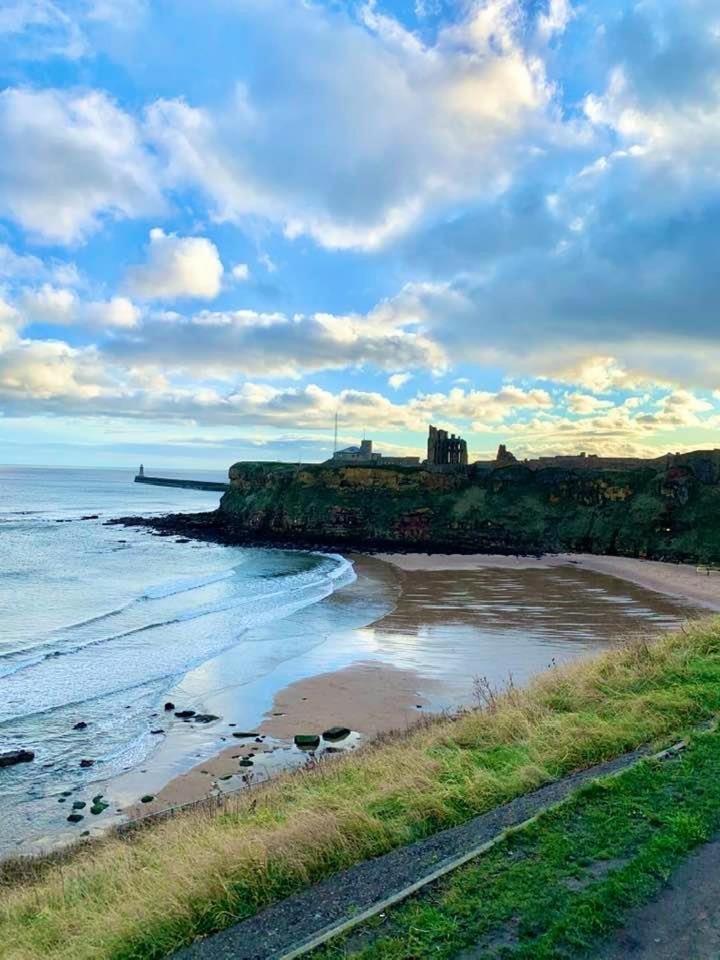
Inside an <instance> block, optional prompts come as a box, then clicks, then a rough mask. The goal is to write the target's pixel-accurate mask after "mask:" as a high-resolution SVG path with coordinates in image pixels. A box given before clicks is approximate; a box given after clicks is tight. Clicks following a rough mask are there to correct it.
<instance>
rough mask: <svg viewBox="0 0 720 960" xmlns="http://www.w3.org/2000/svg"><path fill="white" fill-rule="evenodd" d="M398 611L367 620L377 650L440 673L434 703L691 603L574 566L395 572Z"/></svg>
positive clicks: (650, 624)
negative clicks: (439, 690)
mask: <svg viewBox="0 0 720 960" xmlns="http://www.w3.org/2000/svg"><path fill="white" fill-rule="evenodd" d="M398 577H399V580H400V586H401V593H400V597H399V599H398V602H397V605H396V607H395V609H394V610H392V611H391V612H389V613H388V614H386V615H385V616H384V617H382V618H381V619H380V620H378V621H377V622H376V623H375V624H373V625H372V626H371V627H369V628H366V630H364V631H362V632H363V633H365V632H367V630H370V631H372V634H373V640H374V646H375V652H376V655H377V656H378V657H380V658H382V659H384V660H387V661H389V662H391V663H393V664H394V665H395V666H396V667H400V668H402V669H408V668H411V669H415V670H417V671H418V672H419V673H421V674H423V675H424V676H426V677H429V678H432V679H434V680H436V681H439V682H440V684H441V686H442V689H443V695H442V696H439V697H438V695H437V694H436V695H434V696H433V698H432V699H433V705H434V706H435V707H436V708H437V707H438V706H440V705H442V706H452V705H457V704H459V703H462V702H467V700H468V697H469V695H470V690H471V686H472V678H473V677H475V676H484V677H487V678H488V679H489V680H490V681H491V682H492V683H494V684H501V683H502V682H503V681H505V680H506V679H507V678H508V675H509V674H512V675H513V677H514V679H515V680H520V681H523V680H526V679H527V678H528V677H529V676H531V675H533V674H535V673H537V672H538V671H540V670H543V669H545V668H546V667H548V666H550V665H551V664H552V663H559V662H561V661H565V660H568V659H570V658H572V657H575V656H578V655H580V654H584V653H589V652H593V651H596V650H601V649H603V648H605V647H607V645H608V644H609V643H616V642H619V641H622V640H625V639H627V638H629V637H633V636H638V635H640V634H644V635H647V634H648V633H657V632H659V631H663V630H668V629H672V628H674V627H676V626H678V625H679V624H680V623H682V622H683V621H685V620H687V619H688V618H689V617H693V616H697V615H698V611H697V609H696V608H695V607H694V606H691V605H689V604H687V603H684V602H682V601H680V600H676V599H674V598H670V597H665V596H663V595H662V594H659V593H654V592H652V591H649V590H645V589H644V588H643V587H639V586H636V585H635V584H632V583H627V582H625V581H622V580H619V579H617V578H615V577H610V576H605V575H602V574H597V573H593V572H591V571H587V570H583V569H577V568H575V567H573V566H561V567H550V568H540V569H516V570H505V569H494V568H488V569H478V570H432V571H419V570H418V571H412V572H408V571H398Z"/></svg>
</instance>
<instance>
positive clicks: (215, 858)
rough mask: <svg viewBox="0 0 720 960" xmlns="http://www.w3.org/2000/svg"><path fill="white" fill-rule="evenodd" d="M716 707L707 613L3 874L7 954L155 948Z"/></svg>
mask: <svg viewBox="0 0 720 960" xmlns="http://www.w3.org/2000/svg"><path fill="white" fill-rule="evenodd" d="M719 710H720V620H718V619H714V620H711V621H707V622H706V623H704V624H703V625H700V626H696V627H693V628H690V629H688V630H687V631H685V632H681V633H679V634H676V635H673V636H671V637H665V638H662V639H660V640H658V641H657V642H655V643H652V644H635V645H632V646H628V647H623V648H619V649H617V650H615V651H612V652H609V653H608V654H605V655H603V656H601V657H599V658H597V659H594V660H591V661H585V662H583V663H578V664H574V665H572V666H571V667H568V668H564V669H562V670H554V671H551V672H550V673H548V674H547V675H544V676H543V677H542V678H540V679H539V680H538V681H536V682H535V683H534V684H532V685H531V686H530V687H529V688H528V689H526V690H515V691H511V692H510V693H509V694H508V695H506V696H504V697H502V698H500V699H499V700H497V701H495V702H493V703H491V704H490V707H489V709H487V710H484V711H474V712H470V713H468V714H465V715H463V716H462V717H460V718H459V719H457V720H455V721H451V720H444V721H440V722H437V723H434V724H431V725H429V726H427V727H424V728H419V729H417V730H414V731H412V732H411V733H410V734H408V735H406V736H403V737H399V738H396V739H389V740H386V741H385V742H381V743H379V744H378V745H376V746H374V747H372V748H369V749H366V750H365V751H363V752H362V753H361V754H359V755H355V756H353V757H351V758H348V759H343V760H340V761H338V762H333V763H331V764H328V765H326V766H325V767H323V768H321V769H320V770H319V771H314V772H312V773H307V774H301V775H293V776H288V777H285V778H283V779H282V780H280V781H278V782H276V783H275V784H274V785H271V786H270V787H268V788H267V789H263V790H261V791H256V792H254V793H253V794H252V795H247V796H245V797H243V798H240V799H238V800H237V801H235V802H234V803H233V804H232V805H229V806H228V807H227V808H226V810H225V812H222V813H215V814H208V813H202V812H195V813H191V814H188V815H185V816H182V817H179V818H177V819H175V820H173V821H169V822H167V823H164V824H158V825H155V826H153V827H152V828H149V829H147V830H146V831H143V832H141V833H140V834H137V835H135V836H134V837H131V838H125V839H123V838H110V839H108V840H106V841H103V842H96V843H92V844H88V845H87V846H86V847H85V848H80V849H79V850H78V851H77V852H76V853H75V854H74V855H73V856H71V857H70V858H68V859H66V861H65V862H63V863H62V864H55V865H53V864H46V865H45V866H44V867H43V866H42V865H40V866H39V867H38V869H37V871H36V875H35V876H33V873H32V871H31V872H30V873H29V875H27V876H25V877H24V878H23V879H18V877H17V874H16V875H15V877H14V878H13V875H12V871H8V872H7V874H6V881H7V886H6V889H4V890H2V895H1V896H0V943H2V944H3V948H2V949H3V957H4V958H7V960H20V958H22V960H31V958H32V960H35V958H41V957H42V958H44V960H49V958H65V960H102V958H114V960H120V958H123V960H129V958H151V957H161V956H163V955H165V954H166V953H167V952H169V951H170V950H171V949H172V948H174V947H176V946H178V945H179V944H181V943H184V942H187V941H188V940H190V939H192V938H193V937H194V936H197V935H199V934H204V933H209V932H211V931H213V930H216V929H219V928H221V927H223V926H226V925H228V924H230V923H232V922H233V921H234V920H236V919H238V918H241V917H244V916H249V915H251V914H252V913H254V912H255V911H257V910H258V909H259V908H260V907H261V906H263V905H264V904H266V903H268V902H270V901H271V900H273V899H276V898H279V897H282V896H283V895H286V894H288V893H289V892H291V891H292V890H294V889H297V888H298V887H300V886H302V885H305V884H307V883H309V882H312V881H314V880H316V879H319V878H320V877H323V876H327V875H328V874H330V873H332V872H333V871H336V870H338V869H340V868H342V867H343V866H346V865H348V864H350V863H353V862H356V861H358V860H360V859H363V858H366V857H369V856H373V855H376V854H378V853H380V852H382V851H385V850H388V849H390V848H391V847H393V846H396V845H398V844H401V843H406V842H408V841H411V840H413V839H416V838H418V837H420V836H423V835H427V834H428V833H430V832H432V831H434V830H438V829H441V828H443V827H446V826H450V825H452V824H456V823H459V822H462V821H464V820H466V819H468V818H469V817H471V816H473V815H474V814H476V813H479V812H481V811H484V810H487V809H489V808H490V807H492V806H494V805H497V804H498V803H502V802H503V801H505V800H507V799H509V798H510V797H512V796H514V795H517V794H519V793H522V792H525V791H528V790H530V789H532V788H533V787H536V786H538V785H539V784H541V783H543V782H546V781H548V780H549V779H552V778H557V777H559V776H561V775H562V774H564V773H566V772H568V771H570V770H573V769H576V768H578V767H582V766H585V765H589V764H591V763H594V762H597V761H599V760H602V759H606V758H609V757H612V756H614V755H617V754H618V753H621V752H623V751H624V750H626V749H628V748H631V747H634V746H636V745H638V744H639V743H642V742H645V741H648V740H651V739H653V738H662V737H665V736H668V735H669V734H670V733H674V732H676V731H678V730H680V729H682V728H683V727H684V726H686V725H687V724H690V723H692V722H694V721H696V720H698V719H699V718H702V717H706V716H709V715H711V714H712V713H714V712H717V711H719Z"/></svg>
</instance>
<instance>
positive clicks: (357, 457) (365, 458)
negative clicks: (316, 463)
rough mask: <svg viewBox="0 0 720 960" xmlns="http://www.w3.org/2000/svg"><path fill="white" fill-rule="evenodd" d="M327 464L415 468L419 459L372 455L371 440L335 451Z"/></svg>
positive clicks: (379, 454)
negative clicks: (385, 465)
mask: <svg viewBox="0 0 720 960" xmlns="http://www.w3.org/2000/svg"><path fill="white" fill-rule="evenodd" d="M325 462H326V463H329V464H334V465H336V466H340V465H341V464H345V463H360V464H365V465H370V464H390V465H395V466H401V467H417V466H419V464H420V457H385V456H383V454H382V453H373V442H372V440H361V441H360V446H359V447H357V446H352V447H345V448H344V449H342V450H336V451H335V453H334V454H333V455H332V457H331V458H330V459H329V460H326V461H325Z"/></svg>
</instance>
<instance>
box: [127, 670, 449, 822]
mask: <svg viewBox="0 0 720 960" xmlns="http://www.w3.org/2000/svg"><path fill="white" fill-rule="evenodd" d="M432 687H433V681H432V680H430V679H428V678H427V677H422V676H420V675H419V674H417V673H415V672H414V671H411V670H400V669H397V668H395V667H392V666H388V665H385V664H381V663H356V664H353V665H352V666H350V667H347V668H346V669H344V670H338V671H335V672H333V673H327V674H321V675H319V676H315V677H310V678H308V679H307V680H300V681H298V682H297V683H293V684H291V685H290V686H288V687H286V688H285V689H284V690H281V691H279V692H278V693H277V694H276V696H275V700H274V702H273V706H272V709H271V710H269V711H268V712H267V714H266V715H265V717H264V718H263V719H262V721H261V722H260V723H259V724H258V725H257V726H256V728H255V729H254V730H237V731H235V732H234V734H233V744H232V746H229V747H227V748H226V749H224V750H222V751H220V753H218V754H217V755H216V756H214V757H212V758H211V759H210V760H206V761H204V762H202V763H199V764H197V765H196V766H194V767H193V768H192V769H191V770H189V771H188V772H187V773H184V774H181V775H180V776H178V777H175V778H174V779H173V780H171V781H170V783H168V784H167V785H166V786H165V787H163V788H162V789H161V790H160V791H159V792H158V793H157V795H156V796H155V798H154V800H152V801H151V802H149V803H145V804H135V805H133V806H132V807H130V808H128V809H126V810H125V811H124V812H125V814H126V815H127V816H129V817H131V818H134V817H142V816H147V815H148V814H153V813H157V812H158V811H160V810H163V809H165V808H167V807H170V806H176V805H178V804H185V803H191V802H194V801H197V800H201V799H203V798H204V797H207V796H209V795H210V796H212V795H218V794H220V793H221V792H229V791H233V790H235V789H238V787H241V786H242V784H243V783H259V782H260V783H261V782H263V781H265V780H267V779H269V777H271V776H272V775H274V774H277V773H279V772H281V771H283V770H286V769H292V768H294V767H298V766H305V765H306V764H307V763H308V762H309V763H310V764H311V765H312V763H313V761H314V758H319V757H322V756H324V755H325V754H327V753H330V754H332V753H340V752H346V751H348V750H354V749H356V748H357V747H358V746H359V745H360V743H362V742H364V741H365V740H366V739H367V738H368V737H372V736H374V735H375V734H378V733H382V732H385V731H389V730H405V729H407V728H408V727H410V726H412V725H413V724H414V723H415V722H416V721H417V719H418V716H420V715H421V713H422V710H423V709H424V708H426V707H427V706H428V702H429V701H428V700H427V698H426V696H425V695H424V694H422V693H420V692H419V691H420V688H422V689H423V690H424V691H425V692H427V691H428V690H431V689H432ZM339 726H342V727H345V728H347V729H349V730H350V731H351V732H350V734H349V735H348V736H343V737H340V738H339V739H337V740H335V739H329V740H325V739H324V738H323V740H322V742H321V746H320V747H319V748H318V749H316V750H313V751H311V752H303V751H301V750H298V749H297V748H296V747H295V746H294V744H293V737H294V736H295V734H297V733H306V734H316V735H321V734H322V733H323V731H328V730H331V729H332V728H333V727H339ZM358 731H362V734H359V733H358ZM242 734H247V736H242ZM243 761H244V763H243ZM248 762H251V764H252V765H251V766H250V765H246V764H248ZM241 764H242V765H241Z"/></svg>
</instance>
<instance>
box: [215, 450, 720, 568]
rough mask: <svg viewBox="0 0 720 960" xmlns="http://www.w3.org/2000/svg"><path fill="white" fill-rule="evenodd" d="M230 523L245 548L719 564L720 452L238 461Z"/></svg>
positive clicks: (225, 502) (225, 509)
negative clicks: (454, 461) (503, 459)
mask: <svg viewBox="0 0 720 960" xmlns="http://www.w3.org/2000/svg"><path fill="white" fill-rule="evenodd" d="M220 519H221V520H222V523H223V524H224V525H225V526H226V527H227V529H228V532H232V534H233V535H235V536H237V537H239V538H244V539H261V540H283V541H303V542H307V541H314V542H317V543H327V544H334V545H343V544H346V545H358V546H378V547H379V546H383V547H388V546H395V547H400V548H410V549H434V550H438V549H439V550H459V551H478V552H504V553H541V552H559V551H579V552H588V553H603V554H619V555H623V556H636V557H649V558H656V559H665V560H678V561H688V562H696V563H697V562H701V563H707V562H720V451H717V450H716V451H698V452H696V453H689V454H684V455H681V456H678V457H676V458H674V461H673V464H672V466H669V467H668V466H666V465H661V464H657V465H655V464H650V465H649V466H648V467H647V468H644V469H633V470H627V471H622V470H613V471H602V470H596V471H592V472H589V471H586V470H571V469H562V468H557V467H551V468H547V469H541V470H538V469H535V470H532V469H529V468H528V467H526V466H524V465H523V464H520V463H513V464H507V465H503V466H497V467H488V466H480V465H477V466H470V467H466V468H457V469H454V470H445V471H444V470H437V469H436V470H433V469H423V468H412V467H406V468H403V467H399V466H374V467H369V466H353V465H348V466H343V467H338V466H329V465H325V464H318V465H307V466H297V465H292V464H281V463H237V464H235V465H234V466H233V467H231V468H230V489H229V490H228V492H227V493H225V495H224V496H223V497H222V500H221V503H220Z"/></svg>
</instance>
